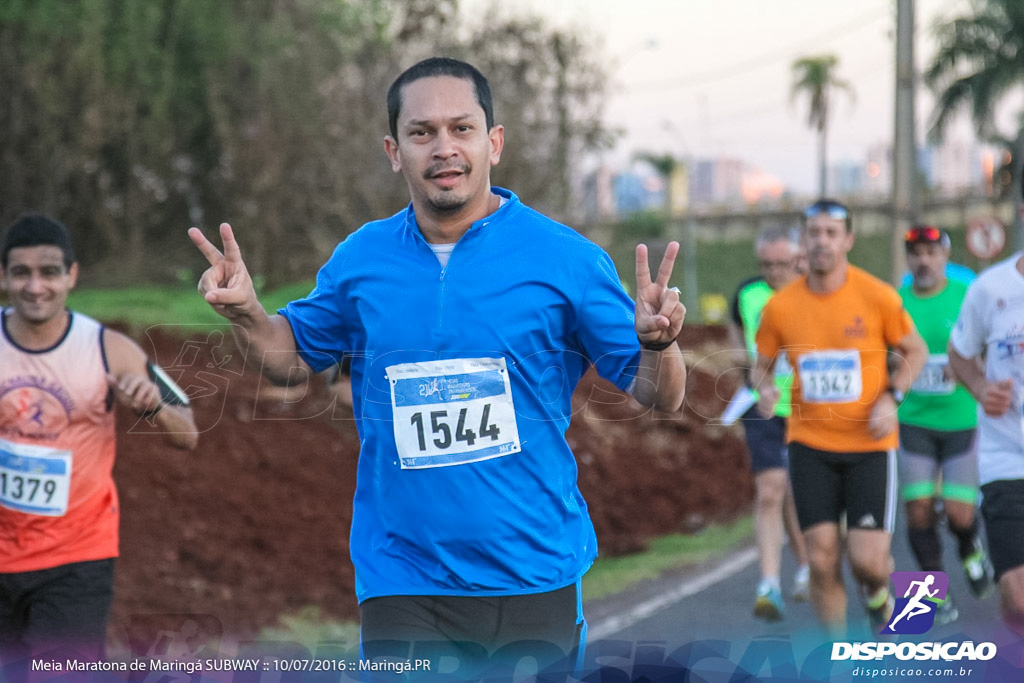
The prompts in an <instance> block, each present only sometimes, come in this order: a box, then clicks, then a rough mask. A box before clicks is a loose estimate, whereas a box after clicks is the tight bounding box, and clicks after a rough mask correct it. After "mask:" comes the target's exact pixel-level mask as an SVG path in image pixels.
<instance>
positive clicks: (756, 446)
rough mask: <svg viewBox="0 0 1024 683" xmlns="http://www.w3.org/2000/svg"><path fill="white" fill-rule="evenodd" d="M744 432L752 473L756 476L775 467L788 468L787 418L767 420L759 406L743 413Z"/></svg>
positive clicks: (774, 416)
mask: <svg viewBox="0 0 1024 683" xmlns="http://www.w3.org/2000/svg"><path fill="white" fill-rule="evenodd" d="M740 419H741V420H742V421H743V431H744V434H745V435H746V438H747V450H749V451H750V471H751V472H753V473H754V474H757V473H758V472H763V471H764V470H770V469H772V468H775V467H782V468H785V467H787V466H788V456H787V451H788V450H789V449H788V448H786V418H784V417H779V416H778V415H772V416H771V417H770V418H765V417H764V416H763V415H761V413H759V412H757V406H756V405H755V406H752V407H751V408H750V410H748V411H747V412H745V413H743V416H742V417H741V418H740Z"/></svg>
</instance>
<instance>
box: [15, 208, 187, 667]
mask: <svg viewBox="0 0 1024 683" xmlns="http://www.w3.org/2000/svg"><path fill="white" fill-rule="evenodd" d="M77 277H78V264H77V263H76V262H75V257H74V252H73V251H72V247H71V239H70V236H69V235H68V232H67V229H66V228H65V227H64V226H63V225H61V224H60V223H57V222H56V221H52V220H50V219H48V218H45V217H43V216H39V215H26V216H22V217H21V218H20V219H18V220H17V221H16V222H15V223H14V225H12V226H11V228H10V229H9V230H8V231H7V235H6V237H5V239H4V242H3V246H2V250H0V286H2V288H3V290H4V291H5V292H6V293H7V298H8V301H9V303H10V306H9V307H8V308H4V309H3V310H2V311H0V661H2V663H3V664H4V665H5V668H6V665H8V664H11V663H12V662H19V661H24V660H25V659H26V658H27V657H28V656H30V655H33V654H36V653H40V652H43V651H45V650H47V649H49V648H52V647H57V646H61V647H70V648H73V650H74V651H75V652H76V654H77V655H78V657H79V659H83V660H86V659H96V658H99V657H101V656H102V654H103V643H104V640H105V638H106V629H107V614H108V612H109V609H110V603H111V599H112V597H113V589H114V558H115V557H117V555H118V520H119V509H118V502H117V491H116V489H115V488H114V480H113V477H112V475H111V470H112V469H113V466H114V447H115V443H114V441H115V433H114V429H115V425H114V412H113V410H112V409H113V404H114V401H115V400H116V401H117V402H120V403H121V404H123V405H125V406H127V407H128V408H130V409H132V410H134V411H135V413H136V414H138V415H139V416H140V417H145V418H146V419H150V420H153V421H155V422H156V424H158V425H159V427H160V429H161V432H162V433H164V434H165V435H166V437H167V438H168V439H169V440H170V442H171V443H172V444H174V445H175V446H178V447H180V448H194V447H195V445H196V440H197V438H198V432H197V430H196V425H195V422H193V420H192V410H191V408H189V407H188V399H187V398H186V396H185V394H184V393H183V392H182V391H181V390H180V389H179V388H177V387H176V386H175V384H174V382H172V381H171V380H170V379H169V378H168V377H167V376H166V375H165V374H164V373H163V371H161V370H160V369H159V368H157V367H156V366H154V365H153V364H152V363H150V362H149V361H148V359H147V358H146V354H145V352H144V351H143V350H142V349H141V348H139V346H138V345H137V344H136V343H135V342H133V341H132V340H131V339H129V338H128V337H126V336H124V335H123V334H121V333H119V332H115V331H113V330H108V329H106V328H104V327H103V326H102V325H101V324H100V323H98V322H96V321H95V320H92V319H91V318H88V317H86V316H84V315H82V314H80V313H76V312H72V311H69V310H67V308H65V306H66V303H67V297H68V292H69V291H71V289H72V288H73V287H74V286H75V282H76V280H77ZM8 673H10V671H9V670H8Z"/></svg>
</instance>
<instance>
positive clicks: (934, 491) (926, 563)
mask: <svg viewBox="0 0 1024 683" xmlns="http://www.w3.org/2000/svg"><path fill="white" fill-rule="evenodd" d="M905 245H906V253H907V265H908V266H909V267H910V271H911V274H912V275H913V281H912V282H911V284H909V285H904V286H903V287H902V288H901V289H900V296H902V297H903V305H904V306H905V307H906V309H907V312H908V313H910V317H911V318H913V319H914V324H915V325H916V326H917V329H918V331H919V332H920V333H921V336H922V337H924V340H925V342H926V343H927V344H928V352H929V357H928V363H927V365H925V368H924V370H922V371H921V374H920V375H918V378H917V380H915V381H914V384H913V385H912V386H911V388H910V391H909V392H907V395H906V398H905V400H903V402H902V403H901V405H900V407H899V421H900V460H899V464H900V472H899V476H900V483H901V487H902V491H903V499H904V501H905V502H906V506H907V531H908V534H909V537H910V547H911V549H912V550H913V552H914V557H915V558H916V559H917V563H918V565H919V567H920V568H921V570H922V571H941V570H942V543H941V540H940V537H939V534H938V525H939V513H938V512H937V505H936V503H937V502H938V501H940V500H941V502H942V508H941V509H942V511H943V512H944V513H945V517H946V524H947V527H948V528H949V531H950V533H951V534H952V535H953V536H954V537H955V538H956V541H957V545H958V552H959V555H960V558H961V560H963V563H964V571H965V573H966V575H967V581H968V584H969V585H970V587H971V591H972V592H973V593H974V594H975V595H976V596H978V597H984V596H985V595H987V594H988V593H990V592H991V591H992V577H991V568H990V566H989V562H988V556H987V555H986V553H985V550H984V547H983V546H982V543H981V539H980V537H979V535H978V521H977V515H976V514H975V513H976V507H977V501H978V462H977V449H976V431H975V427H976V426H977V422H978V418H977V405H976V403H975V402H974V399H973V398H972V397H971V395H970V394H969V393H968V392H967V390H966V389H965V388H964V387H963V386H960V385H959V384H957V383H956V382H955V381H954V380H953V379H952V377H951V375H950V372H949V358H948V356H947V355H946V347H947V344H948V343H949V335H950V333H951V332H952V329H953V325H954V324H955V323H956V319H957V316H958V314H959V313H960V305H961V304H962V303H963V300H964V296H965V295H966V293H967V284H966V283H964V282H961V281H958V280H951V279H949V278H948V277H947V276H946V265H947V264H948V262H949V235H948V234H946V233H945V232H943V231H942V230H939V229H938V228H935V227H932V226H918V227H915V228H913V229H911V230H909V231H908V232H907V234H906V237H905ZM957 616H958V611H957V609H956V607H955V606H954V605H953V601H952V598H951V597H947V599H946V601H945V602H944V603H943V604H942V605H941V606H940V607H939V610H938V613H937V614H936V622H937V623H948V622H950V621H953V620H954V619H956V618H957Z"/></svg>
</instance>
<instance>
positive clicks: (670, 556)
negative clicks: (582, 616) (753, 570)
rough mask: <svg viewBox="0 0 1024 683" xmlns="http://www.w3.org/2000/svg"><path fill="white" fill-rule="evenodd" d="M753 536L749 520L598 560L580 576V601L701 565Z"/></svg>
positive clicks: (662, 539) (665, 538) (676, 536)
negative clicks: (678, 568)
mask: <svg viewBox="0 0 1024 683" xmlns="http://www.w3.org/2000/svg"><path fill="white" fill-rule="evenodd" d="M753 533H754V521H753V518H752V517H743V518H741V519H740V520H738V521H736V522H732V523H730V524H714V525H711V526H709V527H708V528H706V529H704V530H703V531H701V532H700V533H698V534H670V535H668V536H661V537H659V538H656V539H654V540H653V541H652V542H651V545H650V548H649V549H647V550H645V551H644V552H641V553H637V554H635V555H624V556H622V557H606V558H602V557H599V558H598V559H597V561H596V562H594V566H593V567H591V569H590V571H589V572H587V573H586V575H585V576H584V577H583V599H584V600H594V599H597V598H602V597H606V596H608V595H613V594H615V593H617V592H619V591H622V590H624V589H626V588H628V587H629V586H633V585H635V584H637V583H639V582H641V581H645V580H648V579H656V578H658V576H659V575H660V574H661V573H662V572H664V571H665V570H668V569H675V568H677V567H683V566H686V565H690V564H697V563H700V562H704V561H706V560H708V559H709V558H711V557H713V556H715V555H720V554H723V553H726V552H728V551H729V550H732V549H733V548H735V547H736V546H737V545H739V544H740V543H741V542H743V541H745V540H746V539H749V538H751V537H752V536H753Z"/></svg>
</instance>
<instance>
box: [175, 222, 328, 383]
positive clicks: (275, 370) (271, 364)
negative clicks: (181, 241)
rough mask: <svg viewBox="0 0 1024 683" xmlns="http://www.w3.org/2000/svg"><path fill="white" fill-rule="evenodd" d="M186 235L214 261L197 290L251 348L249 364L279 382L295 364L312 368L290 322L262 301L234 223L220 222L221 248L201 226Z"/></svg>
mask: <svg viewBox="0 0 1024 683" xmlns="http://www.w3.org/2000/svg"><path fill="white" fill-rule="evenodd" d="M188 236H189V238H190V239H191V240H192V242H193V243H194V244H195V245H196V247H198V248H199V251H201V252H202V254H203V256H205V257H206V260H207V261H208V262H209V264H210V267H209V268H207V269H206V272H204V273H203V275H202V277H201V278H200V279H199V293H200V294H201V295H202V297H203V298H204V299H205V300H206V302H207V303H208V304H210V306H211V307H212V308H213V310H215V311H217V313H219V314H220V315H222V316H224V318H226V319H227V320H228V321H229V322H230V323H231V331H232V334H234V336H235V341H236V342H237V343H238V344H239V347H240V348H245V347H248V349H249V353H248V354H247V361H248V362H249V364H250V365H252V366H254V367H259V368H260V370H261V371H262V372H263V374H264V375H266V376H267V377H268V378H269V379H271V380H274V381H277V382H286V381H287V379H288V377H289V375H290V373H291V371H292V369H294V368H295V367H301V368H304V369H306V370H309V366H308V365H307V364H306V363H305V362H304V361H303V360H302V358H301V356H300V355H299V353H298V350H297V349H296V346H295V335H294V334H293V333H292V328H291V325H290V324H289V323H288V321H287V320H286V319H285V318H283V317H282V316H280V315H268V314H267V312H266V310H265V309H264V308H263V305H262V304H261V303H260V302H259V299H258V298H257V296H256V288H255V287H253V284H252V278H251V277H250V276H249V271H248V269H247V268H246V266H245V262H244V261H243V260H242V251H241V249H240V248H239V246H238V242H237V241H236V240H235V235H234V232H233V231H232V230H231V226H230V225H228V224H227V223H221V225H220V237H221V242H222V243H223V245H224V252H223V253H221V251H220V250H219V249H217V247H216V246H214V244H213V243H212V242H210V240H208V239H207V238H206V236H205V235H204V234H203V233H202V231H201V230H200V229H199V228H190V229H189V231H188ZM271 352H272V353H271Z"/></svg>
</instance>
